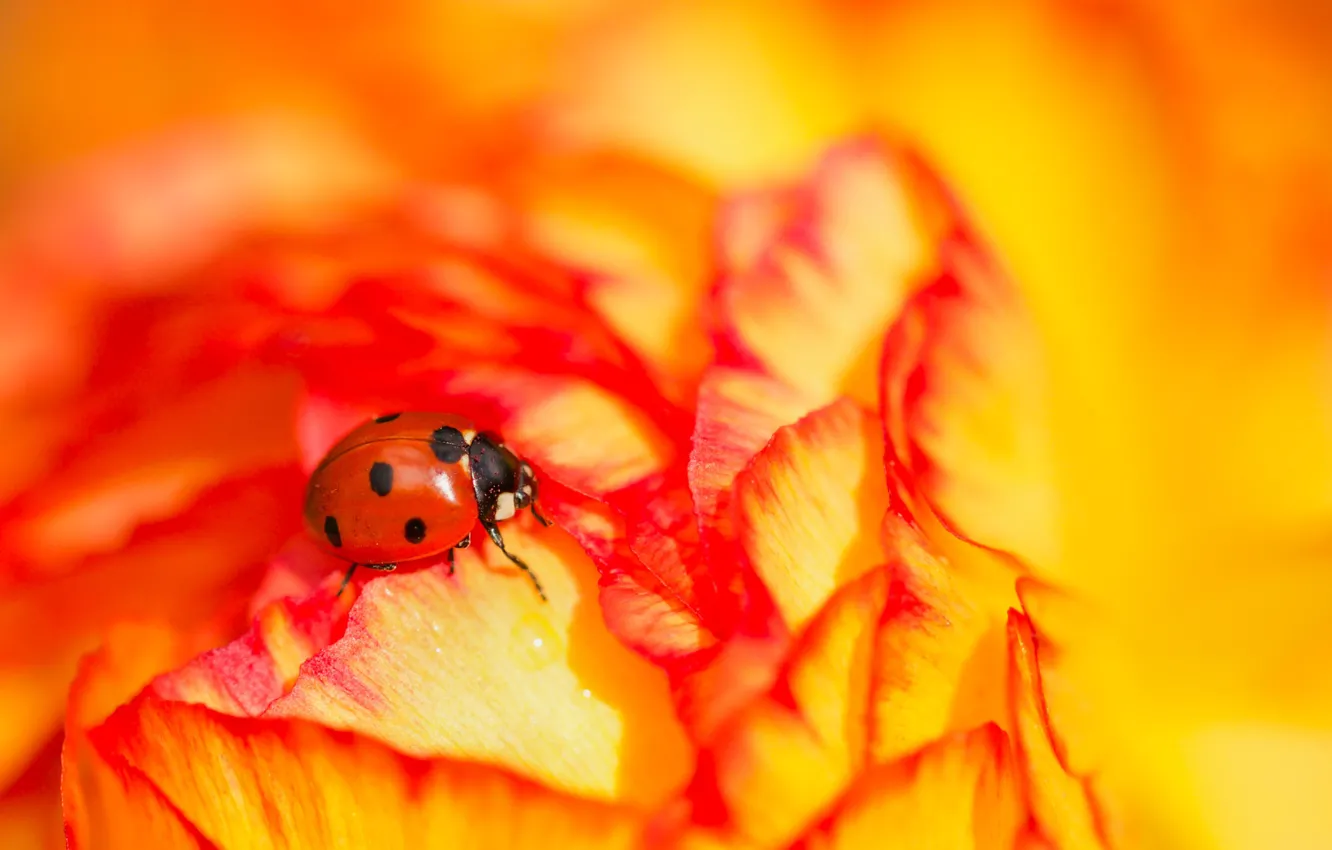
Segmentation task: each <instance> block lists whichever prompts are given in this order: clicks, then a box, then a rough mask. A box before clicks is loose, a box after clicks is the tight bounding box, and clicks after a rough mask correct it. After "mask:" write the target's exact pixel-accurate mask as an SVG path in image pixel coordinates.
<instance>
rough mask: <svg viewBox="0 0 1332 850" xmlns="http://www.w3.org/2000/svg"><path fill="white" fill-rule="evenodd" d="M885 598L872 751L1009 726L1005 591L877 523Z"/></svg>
mask: <svg viewBox="0 0 1332 850" xmlns="http://www.w3.org/2000/svg"><path fill="white" fill-rule="evenodd" d="M884 542H885V546H886V547H888V549H889V551H890V552H891V553H892V556H893V561H892V563H891V565H890V566H889V573H890V575H891V577H892V591H891V594H890V596H889V600H888V606H887V610H886V611H885V614H884V618H883V622H882V623H881V624H880V626H879V631H878V637H877V640H878V643H877V646H876V651H875V678H874V684H873V692H872V703H871V705H872V716H873V737H872V740H871V754H872V758H873V759H874V760H875V761H878V762H883V761H889V760H891V759H894V758H897V757H900V756H903V755H905V754H907V753H910V752H912V751H914V750H916V749H918V748H919V747H922V746H924V745H926V744H927V743H929V742H930V741H933V740H935V739H936V738H938V737H940V736H942V735H945V734H947V733H949V732H956V731H963V730H967V729H971V728H974V727H976V726H979V725H981V724H984V723H986V722H998V723H1000V725H1004V724H1006V723H1007V710H1006V707H1007V677H1006V675H1005V670H1006V659H1007V653H1006V649H1005V641H1004V632H1003V628H1004V620H1003V612H1005V611H1006V610H1007V608H1008V606H1009V605H1010V604H1012V603H1014V602H1016V597H1015V596H1014V594H1013V591H1012V589H1011V585H1006V584H1005V583H1003V582H1002V581H999V582H996V583H994V584H991V585H986V584H983V583H981V582H979V581H977V580H976V579H975V578H974V577H973V576H971V575H969V574H968V573H966V572H963V571H960V570H956V569H953V568H952V565H951V564H950V563H949V562H948V561H947V560H946V559H944V558H943V557H942V556H941V555H940V554H939V553H938V552H937V551H936V550H935V549H933V548H932V547H931V545H930V543H929V542H928V540H927V538H925V537H924V536H922V535H920V534H919V533H918V532H917V531H915V530H914V529H913V528H911V527H910V525H909V524H907V523H906V522H904V521H903V520H902V519H901V518H900V517H898V516H897V515H895V514H890V515H889V516H888V518H887V520H886V521H885V523H884Z"/></svg>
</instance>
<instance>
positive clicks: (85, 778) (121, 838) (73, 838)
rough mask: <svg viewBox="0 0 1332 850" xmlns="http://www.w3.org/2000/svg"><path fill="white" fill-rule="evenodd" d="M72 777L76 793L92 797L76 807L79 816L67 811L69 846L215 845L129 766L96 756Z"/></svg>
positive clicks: (207, 848) (209, 849)
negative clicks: (82, 807) (80, 808)
mask: <svg viewBox="0 0 1332 850" xmlns="http://www.w3.org/2000/svg"><path fill="white" fill-rule="evenodd" d="M118 761H119V760H117V762H118ZM76 780H77V781H78V782H79V788H80V792H81V795H82V796H86V797H87V798H88V799H89V800H91V801H92V802H91V803H90V804H89V805H88V806H87V807H86V810H84V811H82V812H81V816H82V819H81V820H80V821H78V822H73V821H71V818H70V816H69V815H68V814H66V822H65V835H66V837H67V839H68V846H69V847H70V848H82V847H90V848H92V847H96V848H102V847H107V848H122V847H123V848H126V850H129V848H158V847H160V848H163V850H166V848H176V847H179V848H182V850H189V848H198V850H213V849H214V848H216V847H217V846H218V845H216V844H214V843H213V842H211V841H209V840H208V839H207V838H205V837H204V836H203V834H202V833H200V832H199V830H198V829H197V828H196V827H195V826H194V824H192V823H190V822H189V820H188V819H187V818H186V816H185V815H184V814H183V813H182V812H181V811H180V810H179V809H178V808H176V806H175V805H173V804H172V802H171V801H170V800H169V799H167V797H166V795H164V794H163V793H162V792H161V791H160V790H159V789H158V788H157V786H156V785H154V784H153V782H152V781H151V780H149V779H148V778H147V777H145V776H144V775H143V773H141V772H140V771H138V770H136V769H134V768H133V767H130V766H128V765H125V764H121V763H117V764H116V765H115V766H114V767H108V766H107V765H106V763H104V762H101V761H100V760H99V762H98V763H97V764H96V765H95V766H92V765H89V766H85V767H84V768H83V770H82V772H81V775H76V776H71V777H70V778H69V779H68V780H67V781H68V782H73V781H76Z"/></svg>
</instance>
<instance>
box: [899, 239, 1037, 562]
mask: <svg viewBox="0 0 1332 850" xmlns="http://www.w3.org/2000/svg"><path fill="white" fill-rule="evenodd" d="M943 262H944V269H943V272H942V274H941V276H940V277H939V279H938V280H937V281H935V282H934V283H932V284H931V285H930V286H928V287H926V288H925V289H923V290H921V291H920V292H918V293H916V294H915V295H914V296H913V297H912V298H911V299H910V301H909V302H908V303H907V305H906V306H905V307H904V308H903V311H902V316H901V318H900V319H899V320H898V322H897V324H896V325H895V326H894V327H893V330H892V333H891V334H890V335H889V337H888V340H887V341H886V343H885V345H884V349H883V364H882V381H883V384H882V386H883V401H882V409H883V412H884V428H885V432H886V434H887V436H888V442H889V446H890V448H891V451H892V457H893V459H894V460H895V461H896V462H898V463H900V464H902V465H903V474H904V475H909V476H910V478H909V479H904V480H907V481H908V483H909V484H910V485H911V489H912V491H913V492H912V493H911V495H912V496H913V497H915V498H920V499H923V500H924V501H925V503H926V504H927V505H928V506H929V508H930V509H931V510H932V511H933V512H934V513H936V514H937V515H938V516H939V517H940V518H941V519H942V520H943V521H944V522H945V524H946V525H947V526H948V528H949V530H951V531H953V532H954V533H955V534H958V535H960V536H962V537H963V538H964V539H967V540H973V541H977V542H980V543H982V544H984V545H986V546H989V547H992V548H996V549H1000V550H1003V551H1006V552H1010V553H1013V554H1015V555H1017V556H1019V557H1020V558H1021V559H1023V560H1024V561H1027V562H1031V563H1033V564H1035V565H1039V566H1043V567H1046V568H1048V567H1049V566H1050V565H1051V564H1053V563H1054V562H1056V560H1057V557H1058V551H1057V547H1058V533H1059V504H1058V498H1057V493H1056V491H1055V482H1054V469H1053V458H1052V454H1051V453H1052V448H1051V445H1052V443H1051V439H1050V435H1049V422H1048V412H1047V409H1046V405H1047V390H1046V384H1047V381H1048V376H1047V374H1046V371H1045V366H1044V363H1043V360H1042V355H1041V352H1040V349H1039V340H1038V338H1037V336H1036V330H1035V326H1034V324H1033V323H1032V321H1031V319H1030V317H1029V316H1028V315H1027V314H1026V312H1025V310H1024V308H1023V306H1022V304H1021V303H1020V302H1019V300H1018V294H1017V293H1016V291H1015V290H1014V289H1013V288H1012V287H1011V285H1010V284H1009V282H1008V281H1007V280H1006V279H1005V278H1004V277H1003V276H1002V275H1001V274H1000V272H999V271H998V270H997V269H996V268H995V267H994V264H993V261H992V260H990V259H989V258H987V257H986V256H985V255H984V254H983V253H982V252H981V251H980V250H979V249H978V248H977V247H976V246H975V245H974V244H972V243H971V242H970V241H967V240H966V239H965V238H964V237H957V238H953V239H951V240H950V241H949V242H948V243H946V246H945V251H944V253H943Z"/></svg>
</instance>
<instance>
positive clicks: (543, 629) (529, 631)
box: [513, 614, 561, 670]
mask: <svg viewBox="0 0 1332 850" xmlns="http://www.w3.org/2000/svg"><path fill="white" fill-rule="evenodd" d="M560 652H561V646H560V636H559V635H557V634H556V633H555V629H554V628H553V627H552V626H551V625H550V623H548V622H547V621H546V619H545V618H544V617H542V616H540V615H538V614H528V615H527V616H526V617H523V618H522V619H521V620H519V621H518V624H517V625H516V626H514V627H513V654H514V659H515V660H516V661H517V662H518V663H519V664H520V665H522V666H523V667H526V668H527V669H528V670H539V669H541V668H542V667H545V666H546V665H547V664H549V663H550V662H552V661H554V660H555V658H556V657H557V656H558V655H559V654H560Z"/></svg>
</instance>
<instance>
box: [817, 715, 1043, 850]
mask: <svg viewBox="0 0 1332 850" xmlns="http://www.w3.org/2000/svg"><path fill="white" fill-rule="evenodd" d="M1021 814H1022V811H1021V797H1020V794H1019V792H1018V786H1017V778H1016V776H1015V772H1014V767H1013V756H1012V754H1011V752H1010V749H1009V744H1008V736H1007V735H1005V734H1004V732H1003V730H1002V729H1000V728H999V727H998V726H995V725H994V724H989V725H986V726H981V727H979V728H977V729H974V730H972V731H971V732H967V733H963V734H958V735H954V736H951V737H948V738H944V739H941V740H939V741H937V742H935V743H933V744H931V745H929V746H928V747H926V748H924V749H923V750H920V751H918V752H916V753H914V754H912V755H911V756H908V757H906V758H903V759H899V760H897V761H894V762H892V763H890V764H886V765H882V766H879V767H875V768H871V769H870V770H868V771H866V773H865V774H864V775H863V776H862V777H861V778H860V779H858V780H857V781H856V784H855V785H854V786H852V788H851V790H850V791H849V792H848V793H847V795H846V797H845V798H843V800H842V801H841V803H840V804H839V805H838V808H837V811H836V812H834V813H833V814H832V815H831V816H830V818H829V820H828V822H827V823H826V824H824V825H822V826H821V827H819V828H818V829H817V830H816V831H814V832H812V833H811V834H809V835H808V836H806V838H805V841H804V843H803V845H802V850H860V848H864V850H870V849H871V848H874V850H878V848H882V849H883V850H892V848H903V850H915V848H921V847H931V848H939V850H945V848H956V850H985V848H992V847H995V848H997V847H1010V846H1012V845H1011V842H1012V841H1013V839H1014V836H1015V834H1016V833H1017V829H1018V826H1019V824H1020V823H1021V819H1022V818H1021Z"/></svg>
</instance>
